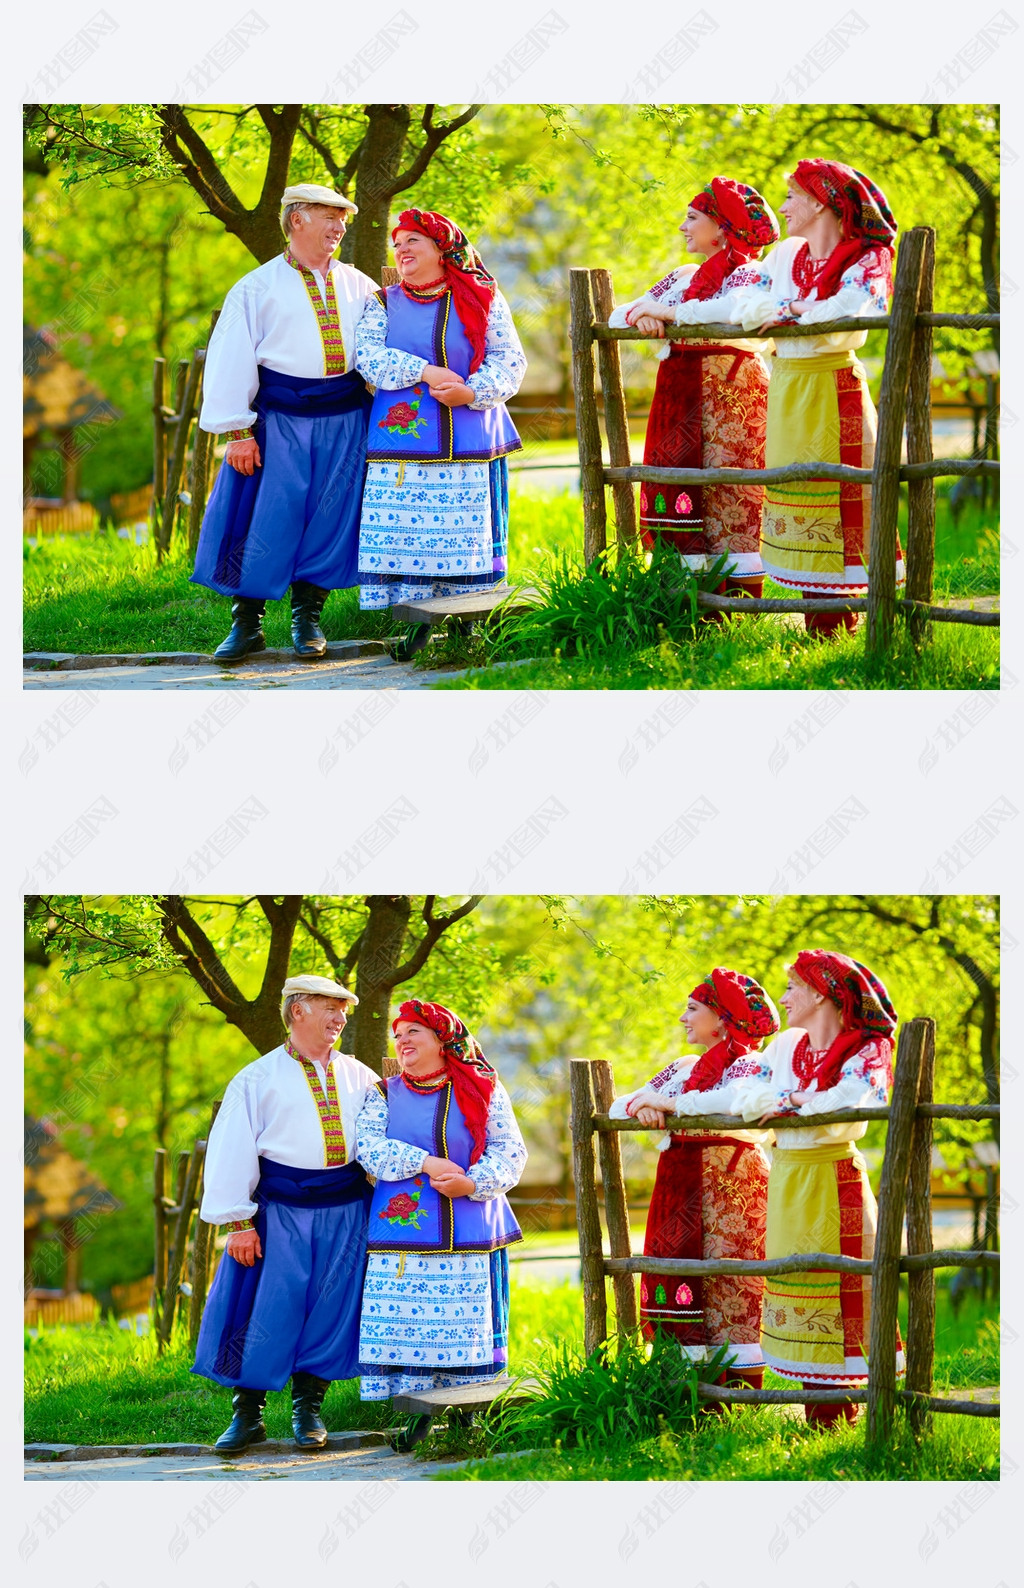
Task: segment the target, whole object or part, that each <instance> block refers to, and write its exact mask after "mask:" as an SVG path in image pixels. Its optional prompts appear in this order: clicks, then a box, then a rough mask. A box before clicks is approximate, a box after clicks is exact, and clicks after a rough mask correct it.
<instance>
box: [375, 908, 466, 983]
mask: <svg viewBox="0 0 1024 1588" xmlns="http://www.w3.org/2000/svg"><path fill="white" fill-rule="evenodd" d="M435 897H436V895H434V894H428V895H427V898H426V899H425V900H424V904H423V919H424V921H426V923H427V930H426V931H425V932H424V934H423V936H422V937H421V938H420V940H419V942H418V943H417V945H416V947H415V949H414V950H413V952H412V953H411V954H410V956H409V958H408V959H407V960H406V962H405V964H404V965H399V966H397V967H396V969H395V972H394V975H393V976H392V978H391V986H392V987H397V986H398V985H399V983H400V982H403V981H411V980H412V978H413V977H414V976H415V975H416V974H417V972H418V971H421V970H422V969H423V967H424V965H425V964H426V963H427V960H428V959H429V958H430V953H431V950H432V949H433V948H434V946H435V944H436V943H437V942H438V941H439V940H440V939H441V938H442V937H443V936H444V934H445V932H447V931H448V929H449V927H452V926H454V925H455V924H456V922H457V921H463V920H465V918H466V916H467V915H471V914H472V913H473V911H474V910H475V909H476V907H477V905H478V904H479V903H480V901H481V899H482V898H483V894H482V893H474V894H472V895H471V896H470V898H469V899H467V901H466V903H465V904H460V905H459V907H458V909H457V910H452V912H451V914H450V915H437V916H435V915H434V914H433V900H434V898H435ZM428 900H429V901H430V911H431V913H430V915H429V916H428V915H427V908H428Z"/></svg>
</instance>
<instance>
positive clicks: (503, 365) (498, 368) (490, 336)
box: [466, 292, 526, 409]
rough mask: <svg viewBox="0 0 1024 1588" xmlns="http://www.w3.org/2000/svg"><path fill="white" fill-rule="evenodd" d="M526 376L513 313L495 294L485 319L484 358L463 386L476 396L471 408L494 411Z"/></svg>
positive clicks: (500, 297)
mask: <svg viewBox="0 0 1024 1588" xmlns="http://www.w3.org/2000/svg"><path fill="white" fill-rule="evenodd" d="M525 374H526V354H525V353H524V352H523V346H522V343H521V342H520V340H519V333H518V332H517V331H516V328H515V324H514V322H513V320H512V311H511V309H510V308H509V306H508V304H507V303H506V302H505V299H504V298H503V297H502V295H501V293H500V292H495V294H494V299H493V302H492V303H491V312H490V314H489V315H488V316H487V334H486V337H485V339H484V357H483V363H482V364H481V365H480V368H479V369H478V370H477V371H476V372H475V373H474V374H472V375H467V377H466V385H467V386H468V387H470V389H471V390H472V391H473V392H474V393H475V394H476V395H475V396H474V398H473V401H472V402H471V403H470V404H469V406H470V408H478V409H479V408H496V407H497V406H498V404H499V403H503V402H507V401H508V399H509V398H510V397H514V396H515V394H516V392H517V391H518V390H519V388H520V386H521V385H522V384H523V376H524V375H525Z"/></svg>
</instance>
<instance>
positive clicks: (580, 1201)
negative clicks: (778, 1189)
mask: <svg viewBox="0 0 1024 1588" xmlns="http://www.w3.org/2000/svg"><path fill="white" fill-rule="evenodd" d="M582 274H583V275H584V276H585V275H586V271H583V272H582ZM588 292H589V288H588ZM569 1096H570V1099H571V1102H572V1119H571V1130H572V1165H573V1177H574V1179H575V1181H576V1228H577V1231H578V1234H579V1243H580V1279H581V1281H582V1284H583V1342H584V1350H585V1351H586V1354H587V1356H589V1355H590V1353H591V1351H594V1350H596V1349H597V1347H598V1346H600V1345H603V1344H604V1342H605V1340H606V1339H607V1337H608V1297H607V1293H606V1291H605V1282H604V1253H603V1251H602V1249H601V1215H600V1213H599V1212H598V1208H597V1180H596V1175H595V1162H594V1098H593V1093H592V1091H591V1085H590V1064H589V1061H588V1060H587V1059H570V1060H569Z"/></svg>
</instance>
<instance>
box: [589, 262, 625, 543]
mask: <svg viewBox="0 0 1024 1588" xmlns="http://www.w3.org/2000/svg"><path fill="white" fill-rule="evenodd" d="M590 283H591V287H592V288H593V293H594V309H595V312H596V314H597V318H598V319H599V320H604V321H607V320H608V318H609V316H610V315H611V312H612V309H613V308H614V307H615V297H614V294H613V292H612V277H611V271H609V270H592V271H591V272H590ZM597 367H598V370H599V372H600V376H601V394H602V396H603V398H604V428H605V431H606V433H607V436H608V458H609V461H610V463H611V465H612V467H613V468H619V467H621V468H626V469H628V468H629V466H630V464H631V462H632V461H633V460H632V458H631V457H630V455H629V417H628V415H627V413H626V395H625V392H624V391H623V389H622V364H621V361H620V358H619V344H618V342H599V343H598V344H597ZM612 501H613V502H614V503H615V539H616V541H617V542H618V544H619V546H620V547H621V546H632V545H633V544H634V542H635V541H636V497H635V496H634V495H633V487H632V484H631V483H630V482H629V481H628V480H620V481H618V483H617V484H615V485H613V486H612Z"/></svg>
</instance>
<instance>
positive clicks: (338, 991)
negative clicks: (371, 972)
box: [281, 976, 359, 1020]
mask: <svg viewBox="0 0 1024 1588" xmlns="http://www.w3.org/2000/svg"><path fill="white" fill-rule="evenodd" d="M292 993H310V994H312V995H313V996H314V997H316V998H344V999H345V1001H346V1003H349V1004H352V1005H355V1004H357V1003H358V1002H359V999H358V998H357V997H356V995H355V993H354V992H349V990H348V988H347V987H343V986H342V985H341V982H340V981H331V980H330V978H329V977H327V976H289V978H288V980H287V981H286V982H285V984H284V986H283V987H282V988H281V1019H282V1020H283V1019H284V1001H285V999H286V998H288V997H290V996H291V994H292Z"/></svg>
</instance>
